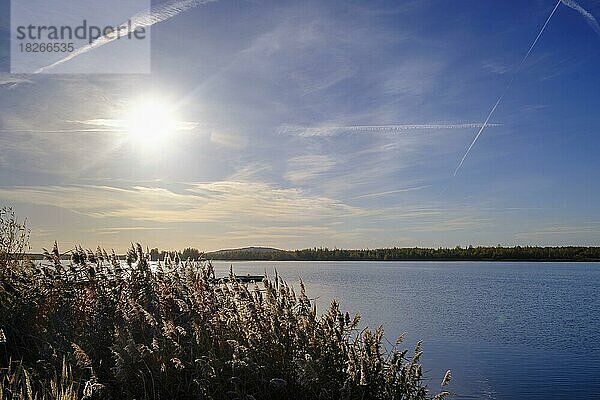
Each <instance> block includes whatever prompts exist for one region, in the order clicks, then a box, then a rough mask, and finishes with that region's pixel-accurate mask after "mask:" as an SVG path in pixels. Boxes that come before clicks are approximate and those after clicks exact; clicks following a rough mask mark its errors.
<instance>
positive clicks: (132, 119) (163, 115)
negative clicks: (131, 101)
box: [125, 99, 177, 147]
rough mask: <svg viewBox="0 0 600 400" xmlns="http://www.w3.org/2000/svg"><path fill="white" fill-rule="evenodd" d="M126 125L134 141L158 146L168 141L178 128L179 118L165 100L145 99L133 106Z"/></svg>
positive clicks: (148, 145) (144, 144)
mask: <svg viewBox="0 0 600 400" xmlns="http://www.w3.org/2000/svg"><path fill="white" fill-rule="evenodd" d="M125 125H126V130H127V133H128V135H129V136H130V138H131V140H132V141H133V142H134V143H137V144H140V145H142V146H145V147H157V146H160V145H163V144H165V143H167V142H168V140H169V138H170V137H171V136H172V135H173V133H174V132H175V131H176V130H177V118H176V116H175V114H174V112H173V110H172V108H171V106H170V105H169V104H167V103H166V102H165V101H161V100H159V99H145V100H142V101H139V102H137V103H136V104H135V105H134V106H133V107H132V109H131V110H130V112H129V115H128V116H127V118H126V120H125Z"/></svg>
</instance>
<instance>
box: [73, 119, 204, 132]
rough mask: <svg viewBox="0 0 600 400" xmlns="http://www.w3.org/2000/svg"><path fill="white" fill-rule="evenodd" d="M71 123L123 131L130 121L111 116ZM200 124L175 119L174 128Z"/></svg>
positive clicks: (185, 129) (189, 129)
mask: <svg viewBox="0 0 600 400" xmlns="http://www.w3.org/2000/svg"><path fill="white" fill-rule="evenodd" d="M65 122H68V123H71V124H80V125H87V126H93V127H97V131H99V132H123V131H124V130H127V128H128V122H127V121H125V120H122V119H109V118H94V119H88V120H82V121H65ZM198 126H200V124H198V123H197V122H193V121H175V122H174V126H173V129H174V130H177V131H191V130H194V129H196V128H197V127H198ZM86 130H87V131H94V129H93V128H92V129H89V128H86V129H83V131H86ZM74 131H75V132H81V131H82V130H74Z"/></svg>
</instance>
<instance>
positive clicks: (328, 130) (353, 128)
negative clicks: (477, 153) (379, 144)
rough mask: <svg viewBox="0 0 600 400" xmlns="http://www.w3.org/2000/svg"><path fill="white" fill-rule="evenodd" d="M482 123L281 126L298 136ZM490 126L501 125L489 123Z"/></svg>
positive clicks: (281, 132)
mask: <svg viewBox="0 0 600 400" xmlns="http://www.w3.org/2000/svg"><path fill="white" fill-rule="evenodd" d="M481 126H482V124H481V123H463V124H406V125H349V126H321V127H306V126H297V125H283V126H281V127H280V128H279V133H280V134H282V135H289V134H296V135H298V136H304V137H312V136H336V135H341V134H344V133H348V132H399V131H410V130H421V129H429V130H432V129H470V128H480V127H481ZM488 126H489V127H495V126H500V125H499V124H489V125H488Z"/></svg>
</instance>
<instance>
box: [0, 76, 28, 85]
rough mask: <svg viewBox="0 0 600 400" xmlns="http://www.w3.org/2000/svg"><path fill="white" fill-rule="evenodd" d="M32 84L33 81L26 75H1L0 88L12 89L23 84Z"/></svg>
mask: <svg viewBox="0 0 600 400" xmlns="http://www.w3.org/2000/svg"><path fill="white" fill-rule="evenodd" d="M30 82H31V80H29V79H28V78H27V77H25V76H24V75H17V74H7V73H0V87H8V88H12V87H15V86H18V85H20V84H21V83H30Z"/></svg>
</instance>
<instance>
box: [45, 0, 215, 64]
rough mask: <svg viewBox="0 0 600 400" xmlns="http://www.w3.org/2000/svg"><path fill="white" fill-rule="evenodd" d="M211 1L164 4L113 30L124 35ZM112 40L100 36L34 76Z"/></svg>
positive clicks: (191, 0) (184, 0)
mask: <svg viewBox="0 0 600 400" xmlns="http://www.w3.org/2000/svg"><path fill="white" fill-rule="evenodd" d="M213 1H217V0H175V1H168V2H164V3H161V4H158V5H156V6H154V7H152V9H150V10H148V11H142V12H140V13H138V14H135V15H134V16H132V17H131V19H130V21H131V24H129V21H128V23H123V24H122V25H121V26H119V27H118V28H117V29H115V30H119V31H121V30H122V31H123V32H126V33H130V32H134V31H135V30H136V29H139V28H147V27H150V26H152V25H154V24H157V23H159V22H163V21H166V20H168V19H171V18H173V17H175V16H176V15H178V14H181V13H182V12H185V11H187V10H189V9H191V8H194V7H197V6H200V5H202V4H206V3H210V2H213ZM114 40H117V37H116V36H115V35H113V36H112V37H109V36H102V37H101V38H98V39H96V40H94V41H93V42H92V43H90V44H88V45H86V46H83V47H80V48H78V49H76V50H75V51H74V52H72V53H71V54H69V55H68V56H66V57H64V58H62V59H60V60H58V61H56V62H55V63H53V64H50V65H47V66H45V67H42V68H40V69H38V70H37V71H35V74H40V73H44V72H46V71H47V70H49V69H52V68H54V67H56V66H58V65H61V64H64V63H65V62H67V61H70V60H72V59H73V58H75V57H78V56H80V55H82V54H85V53H87V52H88V51H91V50H94V49H96V48H98V47H101V46H104V45H105V44H108V43H110V42H112V41H114Z"/></svg>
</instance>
